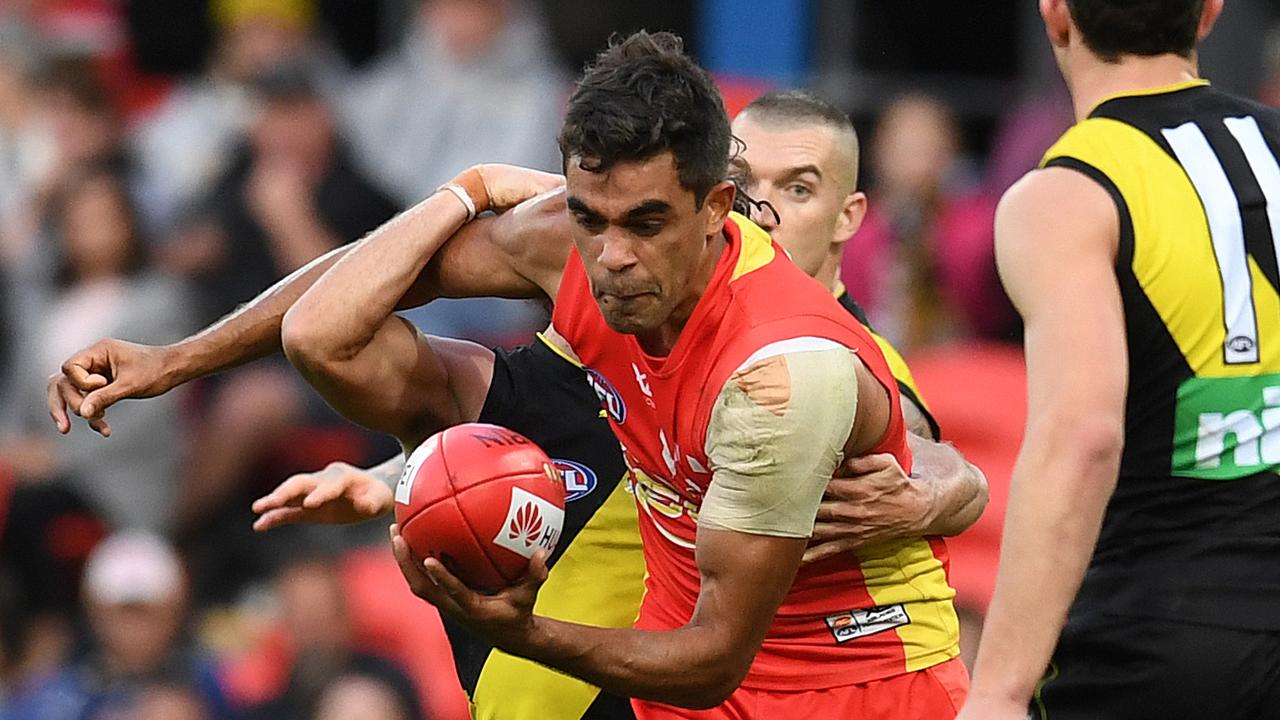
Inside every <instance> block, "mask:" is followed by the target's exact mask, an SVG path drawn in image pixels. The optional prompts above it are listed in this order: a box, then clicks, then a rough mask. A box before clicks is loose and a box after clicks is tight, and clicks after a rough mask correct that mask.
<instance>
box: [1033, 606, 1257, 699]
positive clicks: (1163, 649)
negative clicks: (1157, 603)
mask: <svg viewBox="0 0 1280 720" xmlns="http://www.w3.org/2000/svg"><path fill="white" fill-rule="evenodd" d="M1028 717H1029V720H1145V719H1146V718H1151V719H1152V720H1157V719H1158V720H1184V719H1185V720H1200V719H1203V720H1235V719H1237V718H1238V719H1239V720H1273V719H1276V718H1280V632H1273V631H1258V630H1242V629H1235V628H1227V627H1219V626H1214V625H1202V624H1196V623H1187V622H1179V621H1174V620H1163V619H1148V618H1135V617H1126V616H1119V615H1109V614H1103V613H1091V614H1089V615H1088V616H1087V617H1073V618H1072V619H1071V621H1070V622H1068V623H1067V627H1066V628H1065V629H1064V630H1063V633H1062V637H1061V639H1060V640H1059V641H1058V647H1057V649H1056V650H1055V651H1054V654H1053V661H1052V663H1051V664H1050V666H1049V670H1048V672H1047V673H1046V674H1045V678H1044V680H1042V681H1041V683H1040V687H1039V688H1038V689H1037V690H1036V695H1035V698H1033V700H1032V702H1031V712H1030V713H1029V715H1028Z"/></svg>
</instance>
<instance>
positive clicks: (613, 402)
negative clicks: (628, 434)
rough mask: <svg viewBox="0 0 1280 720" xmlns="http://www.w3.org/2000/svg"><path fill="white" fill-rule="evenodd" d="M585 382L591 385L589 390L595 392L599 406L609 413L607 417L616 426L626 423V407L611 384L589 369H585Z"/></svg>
mask: <svg viewBox="0 0 1280 720" xmlns="http://www.w3.org/2000/svg"><path fill="white" fill-rule="evenodd" d="M587 382H588V383H590V384H591V389H592V390H595V391H596V397H598V398H600V404H601V405H604V409H605V410H608V411H609V417H611V418H613V421H614V422H616V423H618V424H622V423H624V422H626V420H627V405H626V403H624V402H622V395H620V394H619V393H618V390H617V389H616V388H614V387H613V383H611V382H609V380H608V378H606V377H605V376H603V375H601V374H600V373H598V372H596V371H595V370H592V369H591V368H587Z"/></svg>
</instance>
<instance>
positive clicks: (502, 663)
mask: <svg viewBox="0 0 1280 720" xmlns="http://www.w3.org/2000/svg"><path fill="white" fill-rule="evenodd" d="M494 354H495V357H494V364H493V378H492V379H491V380H490V382H489V391H488V393H487V395H486V396H485V401H484V407H483V408H482V409H481V410H480V416H479V418H478V419H479V421H480V422H488V423H494V424H497V425H502V426H505V427H508V428H511V429H512V430H515V431H516V432H519V433H521V434H523V435H525V436H526V437H528V438H529V439H531V440H533V441H534V442H536V443H538V445H539V446H540V447H541V448H542V449H543V450H545V451H546V452H547V454H548V455H550V456H551V457H552V458H553V459H554V460H555V464H556V467H557V468H559V469H560V472H561V474H562V475H563V476H564V480H565V490H566V491H567V495H566V497H565V508H564V509H565V513H564V531H563V534H562V535H561V536H560V542H559V543H558V544H557V546H556V551H555V552H554V553H553V554H552V555H551V557H550V558H549V559H548V565H549V567H550V571H551V572H550V574H549V575H548V577H547V582H546V583H545V584H543V586H542V589H541V591H540V592H539V593H538V600H537V603H536V604H535V606H534V612H537V613H538V614H540V615H546V616H548V617H554V618H557V619H560V620H567V621H570V622H577V623H584V624H587V625H596V626H602V627H630V626H631V624H632V623H633V622H635V618H636V610H637V608H639V607H640V598H641V595H642V594H643V592H644V590H643V588H644V560H643V556H642V551H641V549H640V531H639V529H638V528H637V527H636V511H635V506H634V504H633V502H632V500H631V498H630V497H629V496H628V493H627V486H626V483H625V482H624V481H623V480H624V477H625V476H626V474H627V469H626V465H625V464H624V463H623V461H622V453H621V452H620V451H619V449H618V441H617V440H615V439H614V437H613V432H612V431H611V430H610V429H609V423H608V421H607V420H605V419H604V418H603V417H601V415H600V403H599V401H598V400H597V399H596V396H595V393H593V392H591V389H590V388H589V387H587V384H586V383H585V382H583V372H582V369H581V368H580V367H578V366H577V364H576V363H574V362H573V360H571V359H569V358H567V357H565V356H563V355H561V354H559V352H558V351H557V350H556V348H555V347H554V346H552V345H551V344H550V343H548V342H546V340H544V339H543V338H542V337H541V336H539V338H538V339H537V340H535V341H534V342H533V343H531V344H530V345H528V346H527V347H521V348H517V349H515V350H513V351H510V352H507V351H505V350H495V351H494ZM440 617H441V620H443V621H444V626H445V631H446V632H447V633H448V635H449V644H450V645H451V646H452V649H453V657H454V663H455V665H456V666H457V669H458V679H459V680H460V681H461V683H462V687H463V689H465V690H466V692H467V696H468V697H470V698H471V715H472V717H473V718H475V720H535V719H537V720H541V718H564V719H565V720H625V719H626V718H633V717H634V715H633V713H632V711H631V701H630V700H629V699H627V698H624V697H619V696H615V695H610V694H608V693H602V692H600V689H599V688H596V687H594V686H592V685H590V684H588V683H586V682H583V681H582V680H579V679H577V678H574V677H570V676H568V675H564V674H562V673H559V672H556V671H555V670H552V669H550V668H547V667H544V666H542V665H539V664H537V663H535V662H532V661H530V660H525V659H524V658H519V657H516V656H514V655H509V654H507V653H505V652H502V651H501V650H496V649H494V648H493V647H492V646H491V645H489V644H488V643H487V642H485V641H484V640H483V639H482V638H480V636H478V635H476V634H474V633H472V632H470V631H469V630H467V629H466V628H465V627H463V626H462V625H460V624H458V623H456V622H454V621H453V620H452V619H450V618H449V616H448V615H445V614H442V615H441V616H440Z"/></svg>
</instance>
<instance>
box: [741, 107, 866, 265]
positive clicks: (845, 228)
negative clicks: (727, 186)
mask: <svg viewBox="0 0 1280 720" xmlns="http://www.w3.org/2000/svg"><path fill="white" fill-rule="evenodd" d="M733 134H734V135H736V136H737V137H738V138H739V139H741V140H742V141H743V143H744V144H745V145H746V148H745V149H744V150H743V152H742V154H741V155H739V156H738V157H737V158H735V159H734V161H733V164H732V166H731V170H732V172H733V174H734V175H735V176H736V177H737V178H738V180H739V181H740V182H742V183H743V187H744V189H745V190H746V191H747V194H748V195H750V196H751V197H752V198H755V199H756V200H765V201H768V203H769V204H770V205H772V206H773V207H774V209H775V210H777V213H778V215H777V217H776V218H775V217H774V216H773V214H772V213H770V212H769V211H768V209H762V210H761V211H759V212H757V213H756V215H757V217H753V218H752V219H753V220H755V221H756V223H757V224H759V225H760V226H761V227H763V228H764V229H765V230H768V231H769V234H770V235H772V236H773V239H774V240H776V241H778V244H779V245H781V246H782V247H783V248H785V249H786V251H787V253H788V254H790V255H791V259H792V260H794V261H795V263H796V265H798V266H800V268H801V269H802V270H804V271H805V272H807V273H809V274H810V275H816V274H817V273H818V271H819V270H820V269H821V268H822V266H823V263H824V262H826V261H827V259H828V257H829V256H830V254H831V253H832V251H833V248H838V246H839V244H840V243H843V242H844V241H845V240H848V239H849V235H852V234H853V232H854V231H855V230H856V229H857V225H856V224H853V225H852V226H850V220H851V219H852V218H850V217H849V216H848V214H847V213H846V210H847V205H848V204H849V201H850V195H851V191H852V185H853V183H852V181H851V179H849V178H848V174H849V173H851V172H852V168H851V167H842V164H848V163H852V162H854V160H853V158H847V157H845V155H846V154H847V152H843V151H842V149H841V147H840V145H839V139H838V138H837V135H836V132H835V131H834V130H833V129H831V128H828V127H825V126H822V125H799V124H797V125H775V124H770V123H760V122H755V121H754V120H752V119H751V117H750V115H749V114H744V115H739V116H738V118H737V119H736V120H735V121H734V123H733ZM859 210H860V208H859ZM856 221H858V222H860V221H861V212H858V213H857V217H856Z"/></svg>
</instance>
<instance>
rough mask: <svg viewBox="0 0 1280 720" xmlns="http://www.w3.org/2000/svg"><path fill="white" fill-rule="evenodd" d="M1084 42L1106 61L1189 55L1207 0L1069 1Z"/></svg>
mask: <svg viewBox="0 0 1280 720" xmlns="http://www.w3.org/2000/svg"><path fill="white" fill-rule="evenodd" d="M1067 8H1068V9H1069V10H1070V12H1071V19H1072V20H1074V21H1075V24H1076V27H1078V28H1080V34H1081V36H1083V38H1084V44H1085V46H1086V47H1088V48H1089V49H1090V50H1091V51H1093V54H1094V55H1097V56H1098V58H1099V59H1101V60H1103V61H1104V62H1109V63H1114V62H1119V60H1120V57H1121V56H1123V55H1143V56H1152V55H1165V54H1168V53H1172V54H1175V55H1180V56H1182V57H1190V56H1191V52H1192V50H1194V49H1195V47H1196V32H1197V30H1198V29H1199V27H1200V14H1201V11H1203V10H1204V0H1067Z"/></svg>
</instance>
